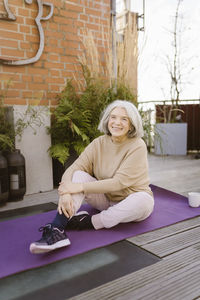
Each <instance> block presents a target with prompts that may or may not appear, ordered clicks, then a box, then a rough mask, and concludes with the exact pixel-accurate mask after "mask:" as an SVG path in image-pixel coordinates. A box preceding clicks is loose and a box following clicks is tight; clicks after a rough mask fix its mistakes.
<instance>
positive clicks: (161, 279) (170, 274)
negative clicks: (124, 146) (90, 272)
mask: <svg viewBox="0 0 200 300" xmlns="http://www.w3.org/2000/svg"><path fill="white" fill-rule="evenodd" d="M149 158H150V160H149V162H150V178H151V182H152V183H153V184H155V185H158V186H161V187H163V188H166V189H169V190H171V191H173V192H177V193H180V194H182V195H184V196H187V193H188V192H189V191H196V192H200V160H194V159H192V157H191V156H187V157H165V158H161V157H157V156H150V157H149ZM128 241H129V242H131V243H133V244H135V245H137V246H139V247H141V248H142V249H145V250H146V251H149V252H151V253H153V254H154V255H157V256H158V257H160V258H161V260H160V261H159V262H157V263H156V264H153V265H151V266H148V267H146V268H143V269H141V270H139V271H136V272H134V273H132V274H129V275H126V276H124V277H121V278H119V279H117V280H114V281H112V282H109V283H107V284H105V285H102V286H99V287H98V288H95V289H93V290H90V291H87V292H85V293H83V294H80V295H78V296H75V297H72V298H70V300H86V299H87V300H94V299H95V300H104V299H105V300H108V299H109V300H122V299H123V300H139V299H141V300H156V299H158V300H194V299H200V217H195V218H192V219H188V220H186V221H182V222H179V223H176V224H173V225H171V226H168V227H164V228H161V229H157V230H154V231H151V232H148V233H145V234H141V235H138V236H136V237H133V238H130V239H128Z"/></svg>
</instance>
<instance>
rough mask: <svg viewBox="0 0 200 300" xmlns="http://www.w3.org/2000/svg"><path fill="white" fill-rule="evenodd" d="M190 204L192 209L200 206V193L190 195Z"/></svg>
mask: <svg viewBox="0 0 200 300" xmlns="http://www.w3.org/2000/svg"><path fill="white" fill-rule="evenodd" d="M188 203H189V206H191V207H199V206H200V193H196V192H190V193H188Z"/></svg>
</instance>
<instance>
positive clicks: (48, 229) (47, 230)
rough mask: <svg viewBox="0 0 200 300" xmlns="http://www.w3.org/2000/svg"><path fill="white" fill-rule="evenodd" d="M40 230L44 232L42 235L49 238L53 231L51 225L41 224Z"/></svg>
mask: <svg viewBox="0 0 200 300" xmlns="http://www.w3.org/2000/svg"><path fill="white" fill-rule="evenodd" d="M39 231H40V232H43V233H42V237H43V238H45V239H47V238H48V237H49V236H50V235H51V232H52V228H51V225H46V226H41V227H40V228H39Z"/></svg>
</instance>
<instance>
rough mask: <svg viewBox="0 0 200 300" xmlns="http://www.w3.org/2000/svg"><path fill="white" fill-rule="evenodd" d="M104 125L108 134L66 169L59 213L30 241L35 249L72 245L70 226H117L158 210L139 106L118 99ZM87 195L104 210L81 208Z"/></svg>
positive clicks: (60, 187)
mask: <svg viewBox="0 0 200 300" xmlns="http://www.w3.org/2000/svg"><path fill="white" fill-rule="evenodd" d="M98 129H99V130H100V131H101V132H103V133H104V135H102V136H100V137H98V138H96V139H94V140H93V141H92V142H91V143H90V144H89V145H88V146H87V147H86V148H85V150H84V151H83V152H82V154H81V155H80V156H79V158H78V159H77V160H76V161H75V162H74V163H73V164H72V165H71V166H70V167H69V168H68V169H67V170H66V171H65V173H64V174H63V177H62V181H61V183H60V186H59V188H58V192H59V195H60V198H59V202H58V212H57V215H56V216H55V219H54V220H53V222H52V223H50V224H47V225H45V226H44V227H42V228H41V229H40V230H41V231H43V235H42V238H41V239H40V240H39V241H37V242H35V243H32V244H31V245H30V251H31V252H32V253H43V252H49V251H52V250H54V249H57V248H60V247H64V246H67V245H69V244H70V241H69V239H68V237H67V235H66V233H65V229H78V230H82V229H90V228H91V229H92V228H93V229H95V230H98V229H101V228H111V227H113V226H116V225H117V224H119V223H126V222H133V221H134V222H139V221H142V220H144V219H146V218H147V217H148V216H149V215H150V214H151V213H152V211H153V207H154V199H153V194H152V191H151V189H150V187H149V178H148V162H147V149H146V145H145V143H144V141H143V140H142V136H143V128H142V121H141V117H140V115H139V112H138V110H137V109H136V107H135V106H134V105H133V104H132V103H131V102H128V101H123V100H116V101H114V102H112V103H111V104H109V105H108V107H107V108H106V109H105V111H104V112H103V115H102V118H101V121H100V123H99V127H98ZM83 200H85V201H86V202H87V203H89V204H90V205H91V206H93V207H94V208H96V209H98V210H99V213H97V214H95V215H93V216H90V215H89V214H88V213H87V212H84V211H82V212H79V213H77V211H78V209H79V208H80V206H81V204H82V202H83Z"/></svg>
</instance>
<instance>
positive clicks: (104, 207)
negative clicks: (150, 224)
mask: <svg viewBox="0 0 200 300" xmlns="http://www.w3.org/2000/svg"><path fill="white" fill-rule="evenodd" d="M95 180H97V179H96V178H94V177H92V176H91V175H89V174H88V173H86V172H84V171H75V172H74V174H73V178H72V182H76V183H83V182H91V181H95ZM72 198H73V202H74V211H75V212H77V210H78V209H79V208H80V206H81V204H82V202H83V201H84V200H85V202H87V203H88V204H90V205H91V206H92V207H94V208H96V209H98V210H99V211H100V212H99V213H98V214H96V215H93V216H92V224H93V226H94V228H95V229H101V228H110V227H113V226H115V225H117V224H119V223H127V222H133V221H134V222H139V221H142V220H144V219H146V218H147V217H148V216H149V215H150V214H151V213H152V211H153V208H154V199H153V197H152V196H151V195H149V194H148V193H146V192H137V193H133V194H130V195H129V196H128V197H126V198H125V199H124V200H121V201H120V202H111V201H109V200H108V198H107V197H106V195H105V194H84V193H78V194H73V195H72Z"/></svg>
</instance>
